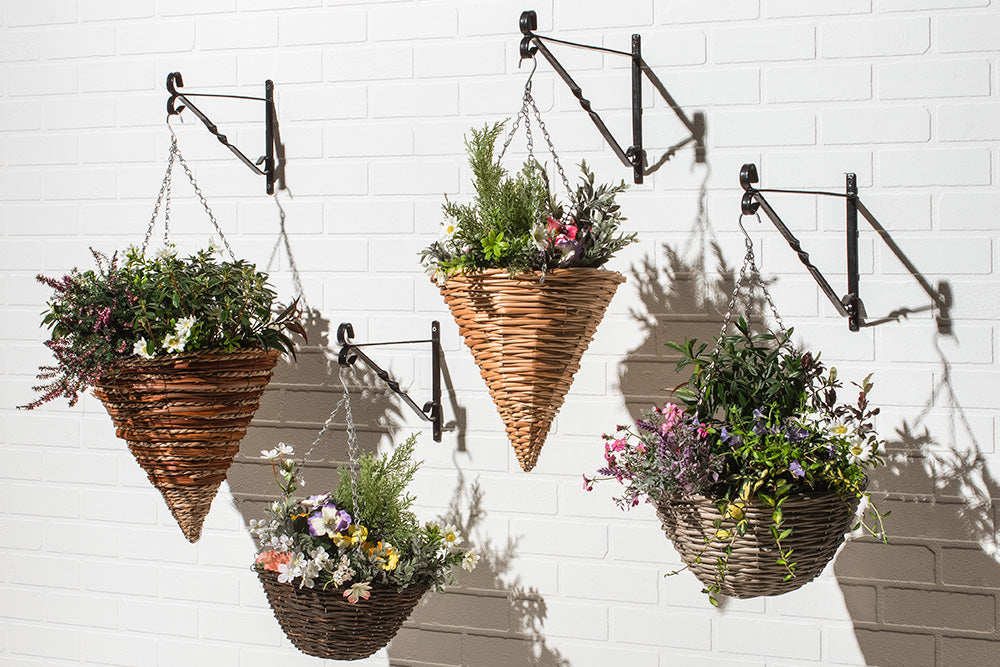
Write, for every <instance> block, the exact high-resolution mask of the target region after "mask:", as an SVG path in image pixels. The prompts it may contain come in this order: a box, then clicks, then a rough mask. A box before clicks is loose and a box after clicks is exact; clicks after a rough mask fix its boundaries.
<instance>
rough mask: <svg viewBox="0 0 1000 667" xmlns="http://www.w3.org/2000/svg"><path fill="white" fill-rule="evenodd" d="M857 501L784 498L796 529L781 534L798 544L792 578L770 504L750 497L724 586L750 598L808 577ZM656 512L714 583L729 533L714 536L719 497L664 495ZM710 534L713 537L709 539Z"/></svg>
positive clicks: (828, 496)
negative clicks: (743, 528) (773, 530)
mask: <svg viewBox="0 0 1000 667" xmlns="http://www.w3.org/2000/svg"><path fill="white" fill-rule="evenodd" d="M858 502H859V500H858V499H857V498H854V499H851V500H845V499H843V498H841V497H840V496H838V495H836V494H833V493H800V494H794V495H792V496H790V497H789V498H788V499H787V500H785V502H784V503H783V504H782V506H781V507H782V511H783V515H784V519H783V523H782V528H791V529H792V534H791V535H790V536H789V537H787V538H786V539H784V540H782V546H783V547H784V548H785V550H788V549H793V550H794V551H793V553H792V558H791V560H792V561H793V562H795V563H797V565H796V566H795V576H794V577H793V578H791V579H789V580H788V581H785V575H787V574H788V572H787V570H785V568H784V566H783V565H778V564H777V563H776V562H775V561H776V560H777V558H778V547H777V545H776V544H775V542H774V538H773V536H772V535H771V530H770V524H771V511H772V510H771V508H770V507H767V506H764V505H762V504H758V503H756V502H754V503H751V504H750V505H748V506H747V507H746V508H745V513H746V516H747V518H748V519H749V525H750V529H749V530H748V531H747V532H746V534H744V535H742V536H737V537H736V539H735V542H734V543H733V548H732V555H731V556H730V557H729V570H728V572H727V573H726V578H725V580H724V581H723V582H722V591H721V592H722V593H723V594H724V595H728V596H730V597H734V598H752V597H758V596H762V595H781V594H782V593H788V592H789V591H793V590H795V589H797V588H799V587H801V586H803V585H805V584H807V583H809V582H810V581H812V580H813V579H815V578H816V577H817V576H819V574H820V573H821V572H822V571H823V569H824V568H825V567H826V565H827V563H828V562H829V561H830V560H831V559H832V558H833V556H834V555H835V554H836V552H837V549H838V548H839V547H840V545H841V543H842V542H843V541H844V533H846V532H847V531H848V530H850V528H851V525H852V520H853V517H854V512H855V510H857V507H858ZM656 513H657V515H658V516H659V517H660V521H661V522H662V525H663V530H664V532H665V533H666V534H667V537H669V538H670V540H671V541H672V542H673V543H674V547H675V548H676V549H677V551H678V553H679V554H680V556H681V560H683V561H684V563H685V564H687V565H688V569H690V570H691V572H693V573H694V575H695V576H696V577H698V579H699V581H701V582H702V583H703V584H705V585H706V586H711V585H713V584H714V583H715V577H716V573H717V571H718V570H717V567H716V562H717V559H718V558H720V557H724V556H725V552H724V550H723V549H724V547H725V545H726V544H727V543H728V542H729V540H730V539H731V538H726V539H725V540H722V539H717V538H715V537H714V536H715V533H716V528H715V525H714V522H715V521H716V520H717V519H722V516H721V514H720V512H719V510H718V508H717V507H716V505H715V502H714V501H713V500H711V499H709V498H705V497H686V498H676V497H670V498H663V499H662V500H661V501H660V502H659V503H657V508H656ZM722 528H723V529H725V530H734V529H735V521H734V520H732V519H726V520H723V521H722ZM706 537H712V538H713V539H712V541H711V542H710V543H709V544H708V545H706V544H705V538H706ZM698 559H700V562H698Z"/></svg>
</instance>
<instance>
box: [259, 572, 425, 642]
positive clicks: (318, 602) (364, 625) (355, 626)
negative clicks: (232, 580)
mask: <svg viewBox="0 0 1000 667" xmlns="http://www.w3.org/2000/svg"><path fill="white" fill-rule="evenodd" d="M254 572H255V573H256V574H257V577H258V578H259V579H260V583H261V584H262V585H263V586H264V592H265V593H266V594H267V601H268V603H269V604H270V605H271V609H272V610H273V611H274V616H275V618H277V619H278V624H279V625H280V626H281V629H282V630H283V631H284V632H285V636H286V637H288V639H289V640H290V641H291V642H292V644H294V645H295V648H297V649H299V650H300V651H302V652H303V653H305V654H307V655H313V656H316V657H317V658H326V659H327V660H360V659H361V658H367V657H368V656H370V655H371V654H372V653H375V651H377V650H379V649H380V648H382V647H383V646H385V645H386V644H388V643H389V642H390V641H391V640H392V638H393V637H395V636H396V633H397V632H399V628H400V627H401V626H402V625H403V621H405V620H406V619H407V618H409V616H410V613H411V612H412V611H413V608H414V607H416V606H417V603H418V602H420V598H422V597H423V596H424V593H426V592H427V591H428V590H429V589H430V586H428V585H420V586H410V587H409V588H406V589H404V590H402V591H398V590H396V588H395V587H393V586H384V585H381V584H372V589H371V597H370V598H368V599H367V600H358V601H357V602H355V603H353V604H352V603H351V602H348V600H347V598H345V597H344V589H343V588H329V589H327V590H323V589H322V588H299V587H298V586H296V585H292V584H283V583H280V582H279V581H278V575H277V574H276V573H274V572H271V571H269V570H259V569H257V568H254Z"/></svg>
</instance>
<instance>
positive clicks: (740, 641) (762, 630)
mask: <svg viewBox="0 0 1000 667" xmlns="http://www.w3.org/2000/svg"><path fill="white" fill-rule="evenodd" d="M718 621H719V622H718V623H717V624H715V627H714V630H715V633H716V635H718V636H721V637H725V638H726V642H725V644H724V646H723V647H722V650H723V651H724V652H739V653H751V654H753V655H765V656H775V657H781V658H792V659H796V660H819V655H820V629H819V628H818V627H816V626H815V625H811V624H810V625H806V624H803V623H793V622H788V621H784V622H775V621H769V620H763V619H757V618H739V619H737V618H735V617H726V618H720V619H718Z"/></svg>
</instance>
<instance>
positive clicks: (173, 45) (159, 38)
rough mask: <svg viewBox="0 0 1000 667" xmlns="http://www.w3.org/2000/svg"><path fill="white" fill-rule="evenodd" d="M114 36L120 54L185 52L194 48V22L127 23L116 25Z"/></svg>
mask: <svg viewBox="0 0 1000 667" xmlns="http://www.w3.org/2000/svg"><path fill="white" fill-rule="evenodd" d="M116 36H117V41H118V52H119V53H121V54H122V55H138V54H145V53H177V52H186V51H191V50H192V49H193V48H194V22H193V21H157V22H156V23H155V24H153V23H150V24H145V25H144V24H129V25H125V26H120V27H118V29H117V33H116Z"/></svg>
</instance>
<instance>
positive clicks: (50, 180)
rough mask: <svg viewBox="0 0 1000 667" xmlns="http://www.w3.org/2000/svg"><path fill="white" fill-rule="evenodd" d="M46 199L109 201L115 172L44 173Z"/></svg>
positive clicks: (113, 189)
mask: <svg viewBox="0 0 1000 667" xmlns="http://www.w3.org/2000/svg"><path fill="white" fill-rule="evenodd" d="M43 188H44V190H43V192H44V195H45V198H46V199H52V200H67V199H69V200H78V199H109V198H112V197H114V195H115V172H114V171H111V170H109V169H89V170H82V169H62V170H58V171H55V170H52V171H47V172H45V175H44V179H43Z"/></svg>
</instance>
